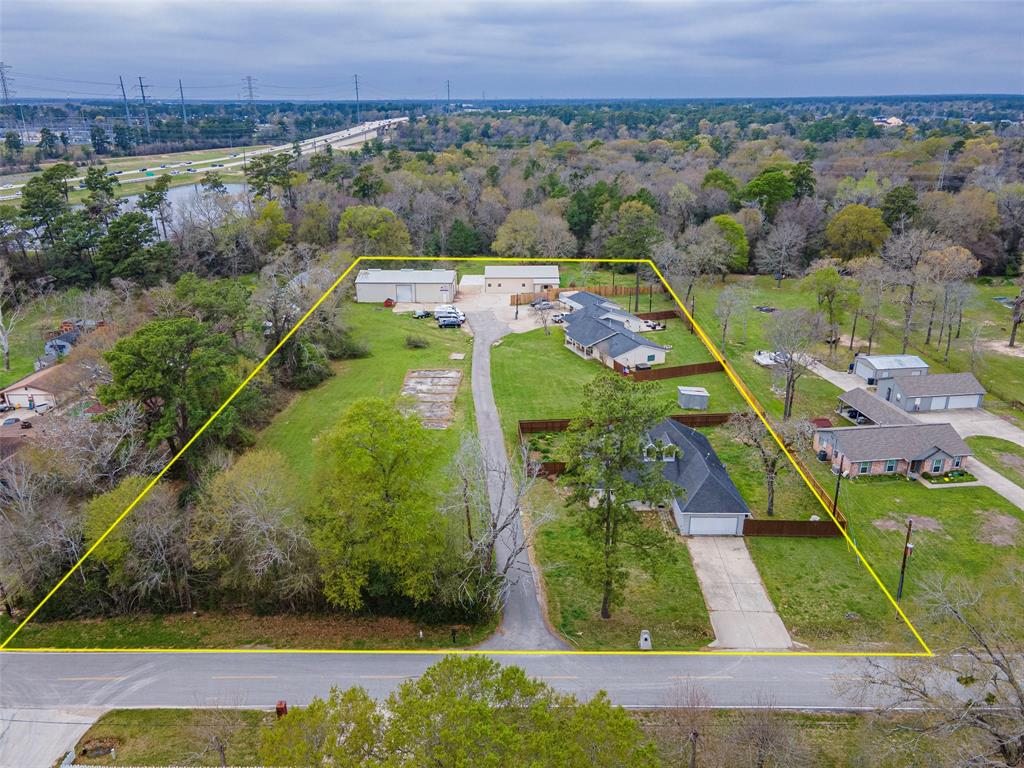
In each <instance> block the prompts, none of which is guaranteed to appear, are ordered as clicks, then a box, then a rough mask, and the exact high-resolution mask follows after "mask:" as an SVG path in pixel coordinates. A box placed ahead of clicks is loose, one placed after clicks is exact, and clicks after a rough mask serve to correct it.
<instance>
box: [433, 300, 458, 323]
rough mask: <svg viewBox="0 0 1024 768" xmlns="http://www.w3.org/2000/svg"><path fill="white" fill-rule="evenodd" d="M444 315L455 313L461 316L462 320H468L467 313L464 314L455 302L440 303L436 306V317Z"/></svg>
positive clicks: (456, 315)
mask: <svg viewBox="0 0 1024 768" xmlns="http://www.w3.org/2000/svg"><path fill="white" fill-rule="evenodd" d="M442 315H454V316H455V317H457V318H459V320H460V321H461V322H465V320H466V315H465V314H463V312H462V310H461V309H459V308H458V307H456V306H455V305H454V304H440V305H438V306H436V307H434V318H435V319H440V318H441V316H442Z"/></svg>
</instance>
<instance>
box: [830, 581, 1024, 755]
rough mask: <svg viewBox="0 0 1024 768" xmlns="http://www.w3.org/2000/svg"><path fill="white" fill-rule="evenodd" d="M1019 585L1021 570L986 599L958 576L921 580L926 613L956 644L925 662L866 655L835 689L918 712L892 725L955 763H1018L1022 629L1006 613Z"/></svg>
mask: <svg viewBox="0 0 1024 768" xmlns="http://www.w3.org/2000/svg"><path fill="white" fill-rule="evenodd" d="M1022 586H1024V584H1022V583H1021V581H1020V575H1019V574H1017V575H1016V576H1014V577H1013V578H1012V579H1011V580H1008V581H1007V582H1006V583H1003V584H998V585H993V586H992V588H988V589H987V590H986V592H987V594H986V595H985V596H983V595H982V593H981V592H978V591H976V590H974V589H973V588H972V587H969V586H968V585H967V584H966V583H965V582H962V581H959V580H955V581H954V580H950V581H946V582H938V583H933V584H929V585H927V586H926V592H925V599H924V604H925V606H926V608H927V610H928V613H929V615H930V617H931V618H932V619H933V620H935V621H937V622H941V625H942V626H943V628H944V629H943V637H944V638H948V639H950V640H952V641H953V643H955V647H953V648H951V649H950V650H949V651H948V652H944V653H941V654H939V655H936V656H934V657H932V658H928V659H901V660H898V661H886V662H883V661H878V660H871V661H869V662H867V664H866V665H865V667H864V669H863V670H861V673H860V674H859V675H858V679H857V680H856V681H853V682H851V683H848V684H846V685H844V686H841V687H840V688H841V690H843V691H845V692H847V693H849V694H852V695H854V696H855V697H857V698H859V699H861V700H865V701H867V700H870V701H872V702H873V703H875V702H878V701H879V700H881V701H882V702H885V703H884V705H883V706H882V707H881V709H880V714H882V715H886V714H891V713H896V712H901V711H907V710H910V711H914V712H918V713H920V714H919V715H917V716H915V717H913V718H906V717H903V718H901V719H900V721H899V722H898V724H897V725H896V726H895V727H896V728H898V729H900V730H901V731H903V732H905V733H909V734H912V735H914V736H915V737H916V738H918V739H921V740H924V741H927V740H937V741H938V742H939V744H941V745H942V746H943V751H945V752H947V753H948V752H953V753H954V754H955V756H956V757H955V764H956V765H960V766H978V767H979V768H980V767H982V766H1021V765H1024V657H1022V656H1021V654H1020V638H1021V631H1022V629H1024V627H1022V626H1021V617H1020V612H1019V611H1012V610H1006V606H1007V605H1008V603H1007V601H1008V600H1009V601H1014V600H1017V599H1019V597H1020V590H1021V588H1022Z"/></svg>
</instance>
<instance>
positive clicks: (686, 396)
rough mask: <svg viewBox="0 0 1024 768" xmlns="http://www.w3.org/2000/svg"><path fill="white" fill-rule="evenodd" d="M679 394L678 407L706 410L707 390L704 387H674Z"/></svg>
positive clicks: (708, 396)
mask: <svg viewBox="0 0 1024 768" xmlns="http://www.w3.org/2000/svg"><path fill="white" fill-rule="evenodd" d="M676 389H677V390H678V392H679V394H678V397H677V401H678V403H679V407H680V408H683V409H688V410H691V411H706V410H707V409H708V399H709V398H710V395H708V391H707V390H706V389H704V387H676Z"/></svg>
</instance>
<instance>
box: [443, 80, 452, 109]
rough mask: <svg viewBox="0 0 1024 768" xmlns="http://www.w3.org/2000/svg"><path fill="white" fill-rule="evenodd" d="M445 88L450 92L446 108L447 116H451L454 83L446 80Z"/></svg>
mask: <svg viewBox="0 0 1024 768" xmlns="http://www.w3.org/2000/svg"><path fill="white" fill-rule="evenodd" d="M444 87H445V88H446V89H447V90H448V106H446V107H445V110H444V111H445V114H451V111H452V81H451V80H445V81H444Z"/></svg>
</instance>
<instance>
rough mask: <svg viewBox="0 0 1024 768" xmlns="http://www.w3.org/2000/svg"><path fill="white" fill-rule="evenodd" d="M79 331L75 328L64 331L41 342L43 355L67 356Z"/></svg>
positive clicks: (76, 341)
mask: <svg viewBox="0 0 1024 768" xmlns="http://www.w3.org/2000/svg"><path fill="white" fill-rule="evenodd" d="M79 335H80V334H79V332H78V331H77V330H70V331H64V332H63V333H61V334H60V335H58V336H54V337H53V338H52V339H49V340H48V341H47V342H46V343H45V344H43V356H44V357H48V356H50V355H52V356H54V357H56V358H58V359H59V358H62V357H67V356H68V355H70V354H71V350H72V348H73V347H74V346H75V344H77V343H78V337H79Z"/></svg>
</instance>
